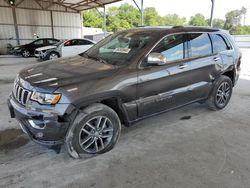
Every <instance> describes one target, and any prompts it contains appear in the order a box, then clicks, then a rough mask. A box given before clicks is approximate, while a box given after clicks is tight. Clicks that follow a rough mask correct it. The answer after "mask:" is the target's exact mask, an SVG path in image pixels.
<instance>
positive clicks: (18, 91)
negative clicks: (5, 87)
mask: <svg viewBox="0 0 250 188" xmlns="http://www.w3.org/2000/svg"><path fill="white" fill-rule="evenodd" d="M30 95H31V91H29V90H27V89H24V88H23V87H21V86H19V85H18V84H15V85H14V88H13V96H14V97H15V99H16V100H17V101H18V102H19V103H20V104H22V105H26V104H27V102H28V100H29V99H30Z"/></svg>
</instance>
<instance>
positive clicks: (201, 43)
mask: <svg viewBox="0 0 250 188" xmlns="http://www.w3.org/2000/svg"><path fill="white" fill-rule="evenodd" d="M189 41H190V48H191V54H190V55H191V57H199V56H206V55H210V54H212V46H211V41H210V38H209V37H208V34H206V33H195V34H190V35H189Z"/></svg>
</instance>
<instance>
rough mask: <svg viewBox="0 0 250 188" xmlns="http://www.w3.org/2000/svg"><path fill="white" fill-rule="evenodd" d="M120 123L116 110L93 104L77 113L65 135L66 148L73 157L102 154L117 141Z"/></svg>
mask: <svg viewBox="0 0 250 188" xmlns="http://www.w3.org/2000/svg"><path fill="white" fill-rule="evenodd" d="M120 133H121V123H120V119H119V117H118V115H117V114H116V112H115V111H114V110H113V109H111V108H110V107H108V106H106V105H103V104H93V105H91V106H89V107H87V108H85V109H84V110H83V111H82V112H81V113H79V114H78V115H77V117H76V118H75V120H74V122H73V124H72V126H71V127H70V129H69V131H68V134H67V136H66V140H65V143H66V148H67V150H68V152H69V154H70V155H71V156H72V157H73V158H79V154H82V153H84V154H102V153H105V152H108V151H110V150H111V149H112V148H113V147H114V146H115V144H116V143H117V142H118V139H119V136H120Z"/></svg>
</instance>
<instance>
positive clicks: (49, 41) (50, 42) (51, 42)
mask: <svg viewBox="0 0 250 188" xmlns="http://www.w3.org/2000/svg"><path fill="white" fill-rule="evenodd" d="M57 42H59V41H57V40H53V39H48V40H47V43H48V44H55V43H57Z"/></svg>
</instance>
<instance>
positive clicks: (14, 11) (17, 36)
mask: <svg viewBox="0 0 250 188" xmlns="http://www.w3.org/2000/svg"><path fill="white" fill-rule="evenodd" d="M11 8H12V15H13V21H14V27H15V33H16V41H17V44H18V45H20V39H19V32H18V25H17V19H16V8H15V7H14V6H12V7H11Z"/></svg>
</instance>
